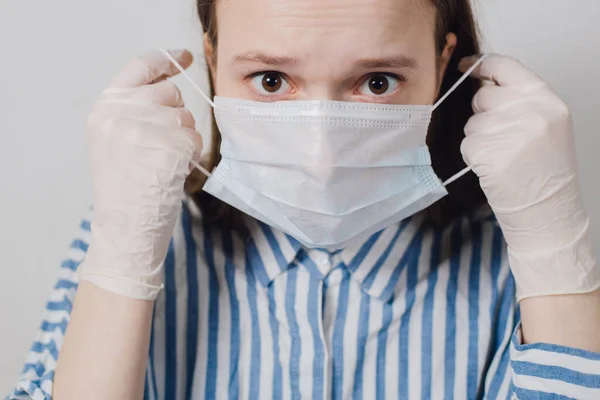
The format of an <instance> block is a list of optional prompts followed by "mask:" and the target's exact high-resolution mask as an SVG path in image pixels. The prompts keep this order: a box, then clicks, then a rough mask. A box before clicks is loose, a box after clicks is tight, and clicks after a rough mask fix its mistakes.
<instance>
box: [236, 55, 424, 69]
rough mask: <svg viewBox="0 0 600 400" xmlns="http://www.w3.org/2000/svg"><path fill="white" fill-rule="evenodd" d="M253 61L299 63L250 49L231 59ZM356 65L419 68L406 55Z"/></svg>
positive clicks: (370, 67)
mask: <svg viewBox="0 0 600 400" xmlns="http://www.w3.org/2000/svg"><path fill="white" fill-rule="evenodd" d="M244 62H253V63H260V64H265V65H269V66H273V67H281V66H289V65H295V64H297V63H298V60H296V59H295V58H293V57H286V56H273V55H269V54H266V53H262V52H257V51H250V52H247V53H243V54H239V55H237V56H234V57H233V58H232V60H231V63H232V64H236V63H244ZM355 65H357V66H359V67H362V68H365V69H376V68H408V69H418V68H419V63H418V62H417V60H415V59H414V58H412V57H407V56H404V55H398V56H392V57H384V58H363V59H360V60H358V61H356V62H355Z"/></svg>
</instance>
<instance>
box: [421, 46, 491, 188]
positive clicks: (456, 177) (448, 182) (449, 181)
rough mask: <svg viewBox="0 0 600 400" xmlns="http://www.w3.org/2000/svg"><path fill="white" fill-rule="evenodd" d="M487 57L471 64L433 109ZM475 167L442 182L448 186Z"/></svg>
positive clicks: (467, 168) (483, 56) (469, 167)
mask: <svg viewBox="0 0 600 400" xmlns="http://www.w3.org/2000/svg"><path fill="white" fill-rule="evenodd" d="M486 57H487V54H484V55H482V56H481V57H480V58H479V60H477V62H475V64H473V65H472V66H471V68H469V69H468V70H467V72H465V73H464V74H463V76H461V77H460V79H459V80H458V81H456V83H455V84H454V85H452V87H451V88H450V89H449V90H448V91H447V92H446V94H444V95H443V96H442V97H441V98H440V99H439V100H438V101H437V102H436V103H435V104H434V105H433V107H432V111H435V109H436V108H438V107H439V106H440V105H441V104H442V103H443V102H444V100H446V99H447V98H448V96H450V95H451V94H452V92H454V91H455V90H456V88H458V87H459V86H460V84H461V83H463V82H464V81H465V80H466V79H467V78H468V77H469V76H471V74H472V73H473V71H475V69H476V68H477V67H479V65H481V63H482V62H483V60H485V58H486ZM472 168H473V167H471V166H468V167H466V168H464V169H463V170H462V171H460V172H459V173H457V174H455V175H453V176H452V177H450V178H449V179H447V180H446V181H445V182H443V183H442V185H444V186H448V185H449V184H451V183H452V182H454V181H456V180H458V179H459V178H462V177H463V176H464V175H465V174H466V173H467V172H469V171H471V169H472Z"/></svg>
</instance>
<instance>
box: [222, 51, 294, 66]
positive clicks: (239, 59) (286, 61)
mask: <svg viewBox="0 0 600 400" xmlns="http://www.w3.org/2000/svg"><path fill="white" fill-rule="evenodd" d="M243 62H254V63H261V64H265V65H270V66H277V67H280V66H285V65H294V64H296V63H297V62H298V61H297V60H296V59H295V58H292V57H285V56H283V57H278V56H272V55H268V54H265V53H261V52H255V51H250V52H247V53H244V54H240V55H237V56H234V57H233V58H232V59H231V63H232V64H235V63H243Z"/></svg>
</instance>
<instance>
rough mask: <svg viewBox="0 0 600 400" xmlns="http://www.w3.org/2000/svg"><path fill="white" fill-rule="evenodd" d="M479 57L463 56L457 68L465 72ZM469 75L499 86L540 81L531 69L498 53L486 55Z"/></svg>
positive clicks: (537, 82)
mask: <svg viewBox="0 0 600 400" xmlns="http://www.w3.org/2000/svg"><path fill="white" fill-rule="evenodd" d="M479 58H480V57H477V56H470V57H465V58H463V59H462V60H461V61H460V63H459V66H458V68H459V69H460V70H461V71H463V72H466V71H467V70H468V69H469V68H470V67H471V66H472V65H473V64H474V63H475V62H477V60H479ZM471 76H472V77H474V78H478V79H486V80H490V81H493V82H495V83H496V84H497V85H500V86H519V85H524V84H529V83H532V84H539V83H541V82H542V81H541V80H540V78H539V77H538V76H537V75H536V74H535V73H534V72H533V71H531V70H530V69H528V68H527V67H525V66H524V65H523V64H521V63H520V62H519V61H517V60H515V59H514V58H510V57H506V56H501V55H498V54H490V55H489V56H487V57H486V58H485V60H483V62H482V63H481V64H480V65H479V67H477V68H476V69H475V70H474V71H473V72H472V73H471Z"/></svg>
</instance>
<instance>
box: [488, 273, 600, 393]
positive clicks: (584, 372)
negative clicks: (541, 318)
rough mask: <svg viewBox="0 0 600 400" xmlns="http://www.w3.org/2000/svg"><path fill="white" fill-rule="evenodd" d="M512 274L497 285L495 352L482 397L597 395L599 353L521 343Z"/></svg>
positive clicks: (544, 344)
mask: <svg viewBox="0 0 600 400" xmlns="http://www.w3.org/2000/svg"><path fill="white" fill-rule="evenodd" d="M514 292H515V290H514V279H513V278H512V276H511V275H509V276H508V279H507V280H506V282H505V285H504V287H503V288H501V290H500V293H501V294H500V296H501V299H500V301H499V304H498V307H497V315H496V316H495V317H496V321H498V327H497V329H496V332H495V333H494V335H492V336H493V340H494V342H495V345H494V346H493V348H494V349H496V350H495V352H494V355H493V357H492V359H491V361H490V364H489V368H488V370H487V373H486V377H485V390H484V392H485V395H484V399H486V400H487V399H490V400H492V399H493V400H496V399H497V400H507V399H508V400H529V399H552V400H563V399H577V400H585V399H595V400H597V399H600V353H592V352H588V351H584V350H580V349H574V348H569V347H564V346H558V345H551V344H546V343H536V344H528V345H524V344H522V343H523V342H522V339H521V324H520V313H519V307H518V304H517V303H516V300H515V296H514Z"/></svg>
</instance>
